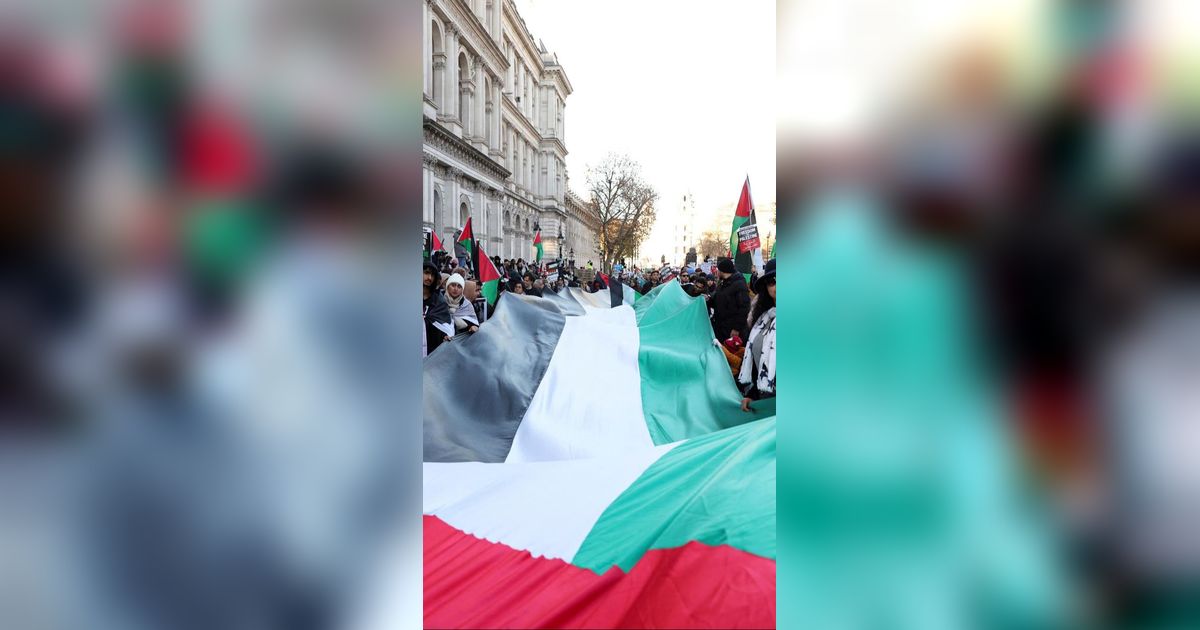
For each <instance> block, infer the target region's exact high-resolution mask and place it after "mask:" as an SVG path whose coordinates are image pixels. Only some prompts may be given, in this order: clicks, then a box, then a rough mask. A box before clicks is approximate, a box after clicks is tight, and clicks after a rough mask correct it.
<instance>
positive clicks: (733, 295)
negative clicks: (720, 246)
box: [709, 273, 750, 340]
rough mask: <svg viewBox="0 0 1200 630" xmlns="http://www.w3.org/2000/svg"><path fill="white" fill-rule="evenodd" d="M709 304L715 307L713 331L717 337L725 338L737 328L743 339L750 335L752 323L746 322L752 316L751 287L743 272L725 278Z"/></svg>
mask: <svg viewBox="0 0 1200 630" xmlns="http://www.w3.org/2000/svg"><path fill="white" fill-rule="evenodd" d="M709 306H711V307H712V309H713V317H712V323H713V333H715V334H716V336H717V339H720V340H724V339H725V338H726V337H728V336H729V331H731V330H737V331H738V333H739V334H740V335H741V337H742V339H746V338H747V337H749V336H750V325H749V324H748V323H747V322H746V318H747V317H749V316H750V288H749V287H747V286H746V278H745V277H744V276H742V274H740V273H735V274H733V275H731V276H729V278H728V279H727V280H724V281H723V282H722V283H721V288H719V289H717V292H716V293H714V294H713V297H712V299H711V300H710V301H709Z"/></svg>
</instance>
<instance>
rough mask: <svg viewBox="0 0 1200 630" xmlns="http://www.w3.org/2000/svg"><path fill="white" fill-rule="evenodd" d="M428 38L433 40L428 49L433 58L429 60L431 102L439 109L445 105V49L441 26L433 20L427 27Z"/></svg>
mask: <svg viewBox="0 0 1200 630" xmlns="http://www.w3.org/2000/svg"><path fill="white" fill-rule="evenodd" d="M429 33H430V39H432V40H433V42H432V45H431V46H430V49H431V50H432V51H433V59H432V62H431V66H430V69H431V73H430V78H431V80H432V81H433V88H432V89H431V90H430V91H431V92H432V94H431V96H432V97H433V102H434V104H435V105H436V106H437V108H438V110H441V109H442V108H443V106H444V105H445V102H444V99H445V87H444V85H443V84H444V83H445V80H446V50H445V48H444V43H443V42H444V40H443V39H442V27H441V25H439V24H438V23H437V20H434V21H433V26H432V28H430V29H429Z"/></svg>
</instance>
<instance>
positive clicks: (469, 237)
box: [458, 217, 475, 243]
mask: <svg viewBox="0 0 1200 630" xmlns="http://www.w3.org/2000/svg"><path fill="white" fill-rule="evenodd" d="M474 240H475V233H474V232H472V231H471V217H467V223H466V225H463V229H462V234H460V235H459V237H458V242H459V243H465V242H467V241H472V242H473V241H474Z"/></svg>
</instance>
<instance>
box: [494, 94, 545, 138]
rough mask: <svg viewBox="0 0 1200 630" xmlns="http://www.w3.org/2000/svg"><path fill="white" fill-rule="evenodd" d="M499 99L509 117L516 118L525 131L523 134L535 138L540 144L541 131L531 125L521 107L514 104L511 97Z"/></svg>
mask: <svg viewBox="0 0 1200 630" xmlns="http://www.w3.org/2000/svg"><path fill="white" fill-rule="evenodd" d="M500 100H501V101H503V102H504V109H505V110H506V111H507V112H508V113H509V114H510V117H511V118H515V119H517V120H518V121H519V124H520V125H521V127H522V128H524V129H525V131H526V132H527V134H525V135H527V136H532V137H533V138H536V139H537V141H538V144H539V145H540V144H541V141H542V132H540V131H538V128H537V127H535V126H534V125H533V122H532V121H531V120H529V118H528V117H527V116H525V113H524V112H522V111H521V108H520V107H519V106H518V105H517V104H516V102H514V101H513V100H512V99H511V98H502V99H500Z"/></svg>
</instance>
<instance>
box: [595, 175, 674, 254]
mask: <svg viewBox="0 0 1200 630" xmlns="http://www.w3.org/2000/svg"><path fill="white" fill-rule="evenodd" d="M587 185H588V192H590V193H591V197H592V204H593V206H594V208H595V210H596V216H597V217H598V218H599V219H600V255H601V257H602V264H603V267H604V269H609V268H611V266H612V263H613V262H614V261H616V260H619V259H621V258H623V257H632V256H633V255H634V252H636V251H637V248H638V245H640V244H641V243H642V242H643V241H644V240H645V239H646V237H647V236H649V235H650V229H651V228H652V227H653V226H654V216H655V208H654V204H655V202H656V201H658V192H657V191H655V190H654V187H653V186H651V185H650V184H649V183H648V182H646V180H645V179H644V178H643V177H642V167H641V165H639V164H638V163H637V162H635V161H633V160H632V159H631V158H630V157H629V156H627V155H620V154H609V155H608V156H606V157H605V158H604V160H603V161H602V162H600V164H598V165H596V166H593V167H589V168H588V171H587Z"/></svg>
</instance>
